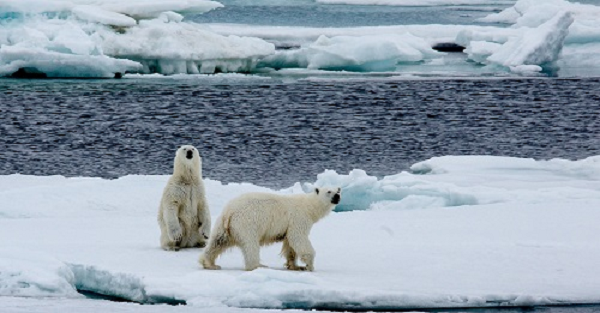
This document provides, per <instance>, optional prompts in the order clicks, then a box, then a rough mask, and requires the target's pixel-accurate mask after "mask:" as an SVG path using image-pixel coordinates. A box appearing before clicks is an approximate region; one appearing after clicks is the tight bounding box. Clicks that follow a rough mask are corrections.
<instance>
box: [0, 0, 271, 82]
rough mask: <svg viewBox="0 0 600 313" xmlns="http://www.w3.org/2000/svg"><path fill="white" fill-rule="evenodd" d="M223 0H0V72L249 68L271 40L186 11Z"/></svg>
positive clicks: (207, 8)
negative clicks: (197, 19)
mask: <svg viewBox="0 0 600 313" xmlns="http://www.w3.org/2000/svg"><path fill="white" fill-rule="evenodd" d="M219 7H222V5H221V4H220V3H218V2H214V1H206V0H175V1H151V0H146V1H144V0H136V1H128V2H127V3H123V2H122V1H113V0H106V1H92V0H72V1H66V0H65V1H59V0H54V1H37V0H25V1H13V0H3V1H0V23H1V25H2V28H0V75H1V76H10V75H12V74H13V73H15V72H16V71H18V70H19V69H22V70H24V71H25V72H28V71H29V72H42V73H44V74H46V76H48V77H113V76H114V75H115V73H121V74H123V73H126V72H133V73H153V72H158V73H163V74H181V73H184V74H185V73H188V74H197V73H215V72H249V71H252V70H253V69H254V67H255V65H256V63H257V61H258V58H259V57H263V56H266V55H269V54H272V53H273V52H274V50H275V48H274V46H273V44H271V43H268V42H265V41H263V40H261V39H258V38H239V37H237V36H222V35H218V34H215V33H213V32H210V31H208V30H207V29H206V28H205V27H203V26H202V25H198V24H194V23H187V22H184V21H183V19H184V16H183V14H192V13H195V14H197V13H204V12H207V11H210V10H212V9H215V8H219Z"/></svg>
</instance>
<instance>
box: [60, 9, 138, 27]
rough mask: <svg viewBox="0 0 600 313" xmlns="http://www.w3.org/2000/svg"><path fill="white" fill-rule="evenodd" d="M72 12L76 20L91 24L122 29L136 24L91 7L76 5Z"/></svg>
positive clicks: (120, 15) (129, 19) (131, 19)
mask: <svg viewBox="0 0 600 313" xmlns="http://www.w3.org/2000/svg"><path fill="white" fill-rule="evenodd" d="M72 12H73V14H75V16H77V17H78V18H80V19H82V20H84V21H88V22H92V23H100V24H105V25H113V26H122V27H129V26H134V25H135V24H137V22H136V21H135V20H134V19H133V18H131V17H129V16H127V15H124V14H121V13H117V12H113V11H108V10H105V9H103V8H99V7H96V6H91V5H78V6H76V7H74V8H73V10H72Z"/></svg>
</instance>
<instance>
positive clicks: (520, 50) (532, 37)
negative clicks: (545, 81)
mask: <svg viewBox="0 0 600 313" xmlns="http://www.w3.org/2000/svg"><path fill="white" fill-rule="evenodd" d="M571 23H573V17H572V16H571V13H569V12H560V13H557V14H556V15H555V16H554V17H553V18H552V19H550V20H549V21H547V22H545V23H544V24H542V25H540V26H538V27H537V28H534V29H529V30H526V31H525V32H524V33H523V35H522V36H521V37H515V38H511V39H509V40H508V41H507V42H506V43H505V44H503V45H502V46H501V47H500V48H498V50H496V51H495V52H494V53H493V54H492V55H490V56H489V57H488V58H487V59H486V61H487V62H489V63H492V64H499V65H502V66H506V67H509V68H510V67H519V66H522V65H537V66H540V67H542V68H546V69H552V68H553V67H554V66H555V64H556V61H557V60H558V56H559V54H560V52H561V50H562V48H563V44H564V40H565V38H566V37H567V34H568V31H569V26H571Z"/></svg>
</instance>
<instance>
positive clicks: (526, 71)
mask: <svg viewBox="0 0 600 313" xmlns="http://www.w3.org/2000/svg"><path fill="white" fill-rule="evenodd" d="M509 69H510V71H511V72H513V73H517V74H523V75H531V74H536V73H539V72H541V71H542V67H541V66H538V65H517V66H511V67H509Z"/></svg>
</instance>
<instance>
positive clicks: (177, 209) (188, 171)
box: [158, 145, 210, 251]
mask: <svg viewBox="0 0 600 313" xmlns="http://www.w3.org/2000/svg"><path fill="white" fill-rule="evenodd" d="M158 224H159V225H160V245H161V247H162V248H163V249H165V250H175V251H177V250H179V249H180V248H192V247H204V246H205V245H206V240H207V239H208V237H209V235H210V211H209V209H208V204H207V202H206V196H205V192H204V182H203V181H202V158H201V157H200V154H199V153H198V150H197V149H196V148H195V147H194V146H189V145H187V146H181V147H180V148H179V149H178V150H177V152H176V153H175V160H174V164H173V175H172V176H171V178H169V181H168V182H167V185H166V186H165V189H164V190H163V194H162V199H161V200H160V207H159V210H158Z"/></svg>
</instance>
